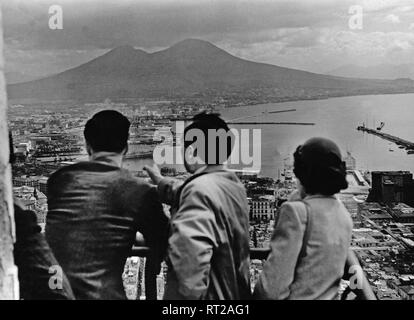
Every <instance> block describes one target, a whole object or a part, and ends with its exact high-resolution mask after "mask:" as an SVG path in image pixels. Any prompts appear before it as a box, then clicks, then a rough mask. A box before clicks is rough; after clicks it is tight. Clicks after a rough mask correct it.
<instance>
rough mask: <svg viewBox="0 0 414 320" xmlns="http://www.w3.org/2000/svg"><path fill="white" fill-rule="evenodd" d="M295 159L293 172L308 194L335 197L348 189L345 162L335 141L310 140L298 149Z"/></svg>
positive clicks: (323, 139) (294, 155)
mask: <svg viewBox="0 0 414 320" xmlns="http://www.w3.org/2000/svg"><path fill="white" fill-rule="evenodd" d="M293 157H294V169H293V171H294V173H295V175H296V177H297V178H298V179H299V180H300V182H301V184H302V185H303V187H304V188H305V192H306V193H308V194H322V195H333V194H335V193H338V192H339V191H341V190H343V189H346V188H348V182H347V180H346V166H345V162H343V161H342V156H341V153H340V151H339V148H338V146H337V145H336V144H335V143H334V142H333V141H331V140H328V139H325V138H312V139H309V140H308V141H306V142H305V143H304V144H303V145H301V146H299V147H298V148H297V149H296V151H295V153H294V154H293Z"/></svg>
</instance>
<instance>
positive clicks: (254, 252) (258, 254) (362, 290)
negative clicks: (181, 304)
mask: <svg viewBox="0 0 414 320" xmlns="http://www.w3.org/2000/svg"><path fill="white" fill-rule="evenodd" d="M269 252H270V250H269V249H267V248H251V249H250V259H259V260H265V259H267V256H268V255H269ZM131 256H138V257H146V258H147V260H146V263H145V271H144V276H145V296H146V299H147V300H156V299H157V282H156V281H157V272H156V270H158V269H159V268H158V266H156V265H155V264H154V262H153V260H152V259H151V255H150V250H149V248H147V247H140V246H134V247H133V248H132V254H131ZM352 266H357V268H352ZM359 267H360V263H359V261H358V258H357V257H356V255H355V254H354V253H353V252H352V253H351V254H349V255H348V259H347V262H346V265H345V271H344V276H343V279H344V280H349V279H351V278H352V277H353V276H355V275H356V273H352V272H353V271H352V270H361V268H359ZM358 276H359V280H358V281H359V286H358V287H359V288H352V287H351V286H348V287H347V288H346V289H345V291H344V293H343V294H342V296H341V299H342V300H346V299H349V297H351V296H352V295H354V298H353V299H354V300H376V299H377V298H376V296H375V294H374V292H373V291H372V288H371V286H370V284H369V282H368V280H367V278H366V277H365V275H364V274H363V273H362V274H359V275H358Z"/></svg>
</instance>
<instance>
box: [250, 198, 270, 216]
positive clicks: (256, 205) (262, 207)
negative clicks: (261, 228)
mask: <svg viewBox="0 0 414 320" xmlns="http://www.w3.org/2000/svg"><path fill="white" fill-rule="evenodd" d="M249 207H250V214H249V216H250V220H251V221H252V220H255V221H270V220H273V219H274V218H275V197H274V196H269V195H268V196H266V195H263V196H260V197H258V198H254V199H249Z"/></svg>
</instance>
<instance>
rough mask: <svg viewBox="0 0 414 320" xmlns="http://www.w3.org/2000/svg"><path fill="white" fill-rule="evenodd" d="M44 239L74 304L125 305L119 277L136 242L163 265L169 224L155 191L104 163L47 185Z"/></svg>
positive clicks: (72, 169) (83, 165)
mask: <svg viewBox="0 0 414 320" xmlns="http://www.w3.org/2000/svg"><path fill="white" fill-rule="evenodd" d="M48 206H49V212H48V215H47V221H46V237H47V240H48V242H49V243H50V246H51V247H52V249H53V251H54V252H55V255H56V258H57V259H58V261H59V262H60V264H61V265H62V267H63V270H64V271H65V272H66V274H67V276H68V278H69V280H70V282H71V285H72V288H73V291H74V293H75V296H76V298H77V299H125V298H126V295H125V291H124V288H123V283H122V273H123V270H124V264H125V260H126V258H127V257H128V256H129V255H130V253H131V247H132V245H133V244H134V242H135V239H136V232H137V231H139V232H141V233H142V234H143V235H144V238H145V240H146V244H147V245H148V246H149V247H151V248H152V249H153V252H155V254H156V255H157V258H159V261H160V260H161V258H162V256H163V251H164V249H165V248H166V243H167V235H168V218H167V217H166V216H165V214H164V212H163V208H162V205H161V203H160V201H159V200H158V194H157V191H156V189H155V187H152V186H151V185H149V184H148V183H147V182H145V181H144V180H142V179H138V178H135V177H133V176H132V174H131V173H130V172H129V171H127V170H124V169H121V168H119V167H118V166H116V165H115V163H112V162H111V161H110V160H109V159H107V158H99V159H96V160H95V161H86V162H80V163H77V164H74V165H71V166H68V167H65V168H63V169H60V170H58V171H57V172H55V173H54V174H53V175H52V176H51V177H50V179H49V181H48Z"/></svg>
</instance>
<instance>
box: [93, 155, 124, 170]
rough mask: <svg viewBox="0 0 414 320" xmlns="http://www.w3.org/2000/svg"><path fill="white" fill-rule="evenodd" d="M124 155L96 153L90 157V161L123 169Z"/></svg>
mask: <svg viewBox="0 0 414 320" xmlns="http://www.w3.org/2000/svg"><path fill="white" fill-rule="evenodd" d="M122 157H123V156H122V154H120V153H116V152H107V151H100V152H94V153H93V154H92V155H91V156H90V157H89V160H90V161H97V162H104V163H106V164H109V165H112V166H115V167H119V168H121V167H122Z"/></svg>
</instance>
